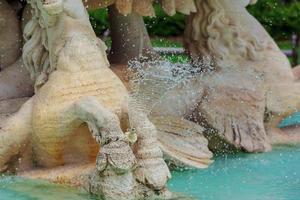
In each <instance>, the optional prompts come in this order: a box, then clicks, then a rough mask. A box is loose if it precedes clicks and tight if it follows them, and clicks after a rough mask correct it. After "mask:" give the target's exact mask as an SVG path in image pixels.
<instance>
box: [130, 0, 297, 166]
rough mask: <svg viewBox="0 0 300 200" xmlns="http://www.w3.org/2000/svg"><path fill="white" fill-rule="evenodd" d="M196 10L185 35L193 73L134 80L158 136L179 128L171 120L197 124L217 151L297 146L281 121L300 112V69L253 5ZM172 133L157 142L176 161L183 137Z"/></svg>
mask: <svg viewBox="0 0 300 200" xmlns="http://www.w3.org/2000/svg"><path fill="white" fill-rule="evenodd" d="M195 3H196V7H197V13H195V14H192V15H191V16H189V17H188V20H187V28H186V33H185V43H186V48H187V50H188V51H189V53H190V55H191V57H192V60H193V62H192V63H191V65H187V66H181V67H178V68H176V66H168V65H166V64H164V63H154V64H153V63H147V64H146V65H145V64H144V65H145V66H142V65H143V64H138V65H139V66H142V69H140V70H137V71H138V72H137V74H135V75H136V76H137V78H136V79H135V78H133V79H134V81H133V88H135V87H136V88H135V89H134V93H135V94H134V96H135V98H136V99H138V101H140V102H143V103H142V104H147V103H148V102H149V101H150V106H148V108H147V110H146V111H145V112H147V113H148V115H149V119H151V120H152V122H153V123H154V124H155V125H156V127H157V129H158V130H161V128H160V127H161V126H164V124H166V123H167V124H174V123H172V120H173V119H174V118H177V119H178V118H179V119H180V118H183V119H184V120H190V121H193V122H196V123H197V124H198V125H200V126H201V127H202V131H200V132H202V133H203V134H204V135H205V136H206V138H208V140H209V148H210V149H213V150H216V151H223V150H231V149H236V148H237V149H241V150H244V151H247V152H264V151H268V150H271V144H278V143H282V144H286V143H288V144H291V143H292V144H293V143H299V142H300V136H299V135H300V134H299V128H298V129H297V127H290V128H286V129H279V128H278V124H279V122H280V121H281V120H282V119H283V118H285V117H287V116H289V115H290V114H293V113H295V112H297V111H299V108H300V93H299V91H300V90H299V89H300V83H299V82H298V80H299V77H296V75H297V70H298V69H297V68H296V69H295V70H294V73H293V70H292V68H291V66H290V64H289V61H288V59H287V58H286V56H285V55H284V54H283V53H282V52H281V51H280V49H279V48H278V46H277V45H276V44H275V42H274V41H273V39H272V38H271V37H270V36H269V35H268V33H267V32H266V31H265V30H264V29H263V27H262V26H261V25H260V24H259V23H258V22H257V21H256V20H255V19H254V18H253V17H252V16H251V15H249V13H248V12H247V10H246V9H245V6H247V5H248V4H249V3H255V1H249V0H243V1H235V0H222V1H219V0H199V1H195ZM166 69H168V72H167V73H166ZM135 70H136V69H135ZM174 72H175V74H174ZM149 74H150V75H149ZM178 77H179V78H178ZM180 77H183V78H180ZM170 80H171V84H170V83H169V82H170ZM174 80H175V81H174ZM144 96H146V97H147V98H141V97H144ZM155 118H158V119H159V120H155ZM162 119H164V120H162ZM194 127H196V125H194ZM201 127H200V128H198V130H201ZM172 130H173V131H172ZM174 130H176V128H175V127H174V126H173V128H169V129H166V131H159V141H160V143H161V148H162V149H163V150H164V152H165V153H167V154H169V156H171V157H173V159H174V158H175V159H176V154H175V153H174V154H172V152H176V148H173V147H175V146H176V145H174V144H175V142H174V144H172V142H169V141H175V140H174V139H171V138H174V137H179V136H180V135H181V134H180V133H179V132H178V131H177V132H176V131H174ZM169 133H173V134H171V135H168V134H169ZM175 135H177V136H175ZM191 137H194V141H196V137H195V136H191ZM190 140H191V141H193V140H192V139H190ZM183 143H184V140H183V139H182V140H181V144H180V145H178V146H182V144H183ZM178 144H179V143H178ZM190 144H191V143H190ZM202 144H205V143H202ZM192 145H193V144H192ZM170 146H171V147H172V149H171V148H169V147H170ZM193 146H195V144H194V145H193ZM170 149H171V150H170ZM168 150H170V151H168ZM185 152H187V151H186V150H185ZM198 152H201V151H198ZM204 152H207V151H204ZM204 155H205V154H204ZM208 155H209V154H208V153H207V154H206V156H203V155H202V156H203V158H206V159H207V158H209V156H208ZM199 158H201V157H199ZM177 160H178V159H177ZM189 161H192V159H190V160H189ZM190 164H192V163H191V162H190Z"/></svg>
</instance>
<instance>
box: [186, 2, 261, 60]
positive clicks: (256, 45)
mask: <svg viewBox="0 0 300 200" xmlns="http://www.w3.org/2000/svg"><path fill="white" fill-rule="evenodd" d="M219 1H220V0H197V1H195V3H196V7H197V13H194V14H192V15H191V16H189V17H188V18H187V25H186V26H187V27H186V31H185V45H186V47H187V49H188V51H189V53H190V54H191V56H192V57H194V58H197V57H198V58H199V57H203V56H213V57H214V58H215V59H216V60H217V61H222V60H225V59H227V60H228V58H229V57H231V56H235V57H238V58H242V59H248V60H253V61H255V60H260V58H261V54H260V52H261V51H262V50H264V49H265V47H266V45H265V44H263V43H262V42H261V41H258V40H257V38H256V37H255V36H253V35H250V34H248V33H245V32H243V30H242V27H241V26H240V25H239V24H238V23H237V20H235V19H230V18H229V17H227V16H226V13H225V10H224V8H223V7H222V4H221V3H220V2H219ZM251 3H255V1H251Z"/></svg>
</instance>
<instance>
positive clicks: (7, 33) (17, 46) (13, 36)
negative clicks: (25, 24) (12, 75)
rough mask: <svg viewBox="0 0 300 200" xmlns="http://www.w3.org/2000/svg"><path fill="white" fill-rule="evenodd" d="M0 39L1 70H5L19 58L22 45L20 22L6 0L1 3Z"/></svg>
mask: <svg viewBox="0 0 300 200" xmlns="http://www.w3.org/2000/svg"><path fill="white" fill-rule="evenodd" d="M0 38H1V40H0V69H4V68H6V67H8V66H10V65H12V64H13V63H14V62H15V61H16V60H17V59H18V58H19V56H20V55H21V45H22V34H21V28H20V22H19V20H18V18H17V14H16V13H15V11H14V10H13V8H11V7H10V5H9V4H8V3H7V1H6V0H1V1H0Z"/></svg>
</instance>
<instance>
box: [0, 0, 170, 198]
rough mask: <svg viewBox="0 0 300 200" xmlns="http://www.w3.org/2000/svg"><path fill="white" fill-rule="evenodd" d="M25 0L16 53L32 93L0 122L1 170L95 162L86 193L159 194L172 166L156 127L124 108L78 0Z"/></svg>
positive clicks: (115, 79)
mask: <svg viewBox="0 0 300 200" xmlns="http://www.w3.org/2000/svg"><path fill="white" fill-rule="evenodd" d="M28 2H29V3H30V5H31V7H32V8H33V11H34V12H33V17H32V19H31V20H30V21H29V22H28V24H27V25H26V27H25V30H24V35H25V40H26V43H25V45H24V49H23V55H22V57H23V61H24V64H25V66H26V68H27V69H28V70H29V72H30V75H31V77H32V78H33V79H34V80H35V95H34V96H33V97H32V98H30V99H29V100H28V101H27V102H26V103H25V104H24V105H23V106H22V107H21V109H20V110H19V111H18V112H17V113H15V114H14V115H12V116H11V117H9V118H8V119H6V121H4V123H3V125H2V126H1V128H0V144H1V145H0V171H1V172H4V171H13V170H16V171H21V170H27V171H28V170H30V169H32V168H36V167H42V168H44V169H45V173H47V169H49V168H50V169H51V168H55V167H60V166H68V165H71V166H73V167H72V169H69V170H74V168H76V165H80V164H85V163H92V164H93V163H94V161H95V160H96V169H95V170H91V172H89V173H88V177H90V178H89V179H88V180H87V181H86V182H85V183H81V184H85V185H84V186H85V187H87V188H89V189H90V191H91V192H92V193H96V194H98V195H101V196H104V197H106V198H112V199H133V198H140V197H145V195H146V196H149V195H154V194H162V193H164V194H165V193H166V182H167V180H168V179H169V178H170V172H169V169H168V167H167V165H166V164H165V162H164V160H163V159H162V152H161V150H160V148H159V147H158V145H157V138H156V129H155V127H154V126H153V125H152V123H151V122H150V121H149V120H148V119H147V118H146V117H145V115H143V114H142V113H139V112H137V111H136V110H134V109H128V108H129V107H128V93H127V90H126V88H125V87H124V85H123V84H122V82H121V81H120V80H119V79H118V77H117V76H116V75H115V74H114V73H113V72H112V71H111V70H110V69H109V63H108V61H107V59H106V54H105V50H106V47H105V45H104V43H103V42H101V41H100V40H99V39H98V38H97V37H96V35H95V33H94V32H93V29H92V27H91V25H90V22H89V18H88V15H87V12H86V10H85V8H84V5H83V3H82V1H81V0H55V1H41V0H31V1H28ZM132 128H134V129H135V131H129V132H128V133H127V134H124V132H125V131H126V130H131V129H132ZM99 147H100V150H99ZM98 152H99V153H98ZM42 171H43V170H42ZM63 173H65V171H64V172H63ZM81 173H82V174H84V173H83V172H81ZM28 176H29V177H30V176H32V177H34V172H33V174H31V175H28ZM76 176H79V175H78V174H76ZM85 180H86V179H85Z"/></svg>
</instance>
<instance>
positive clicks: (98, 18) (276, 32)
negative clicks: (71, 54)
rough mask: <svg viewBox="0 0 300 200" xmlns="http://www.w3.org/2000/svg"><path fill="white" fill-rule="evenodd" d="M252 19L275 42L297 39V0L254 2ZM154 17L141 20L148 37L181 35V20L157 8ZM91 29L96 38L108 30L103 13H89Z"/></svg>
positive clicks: (299, 30) (299, 29)
mask: <svg viewBox="0 0 300 200" xmlns="http://www.w3.org/2000/svg"><path fill="white" fill-rule="evenodd" d="M248 10H249V12H250V13H251V14H252V15H254V16H255V17H256V18H257V19H258V20H259V21H260V22H261V23H262V25H263V26H264V27H265V28H266V29H267V30H268V32H269V33H270V34H271V35H272V37H274V38H275V39H277V40H289V39H290V36H291V34H292V33H293V32H295V33H297V34H298V35H300V0H258V2H257V4H256V5H254V6H249V8H248ZM155 11H156V17H155V18H150V17H146V18H145V24H146V26H147V29H148V32H149V34H150V35H151V36H162V37H168V36H178V35H182V34H183V31H184V26H185V20H184V18H185V16H184V15H182V14H179V13H178V14H176V15H175V16H172V17H169V16H167V15H166V14H165V13H164V12H163V10H162V9H161V8H160V6H159V5H155ZM89 13H90V19H91V22H92V25H93V27H94V29H95V31H96V33H97V34H101V32H103V31H104V30H106V29H107V28H108V27H109V23H108V14H107V9H99V10H93V11H89Z"/></svg>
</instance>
